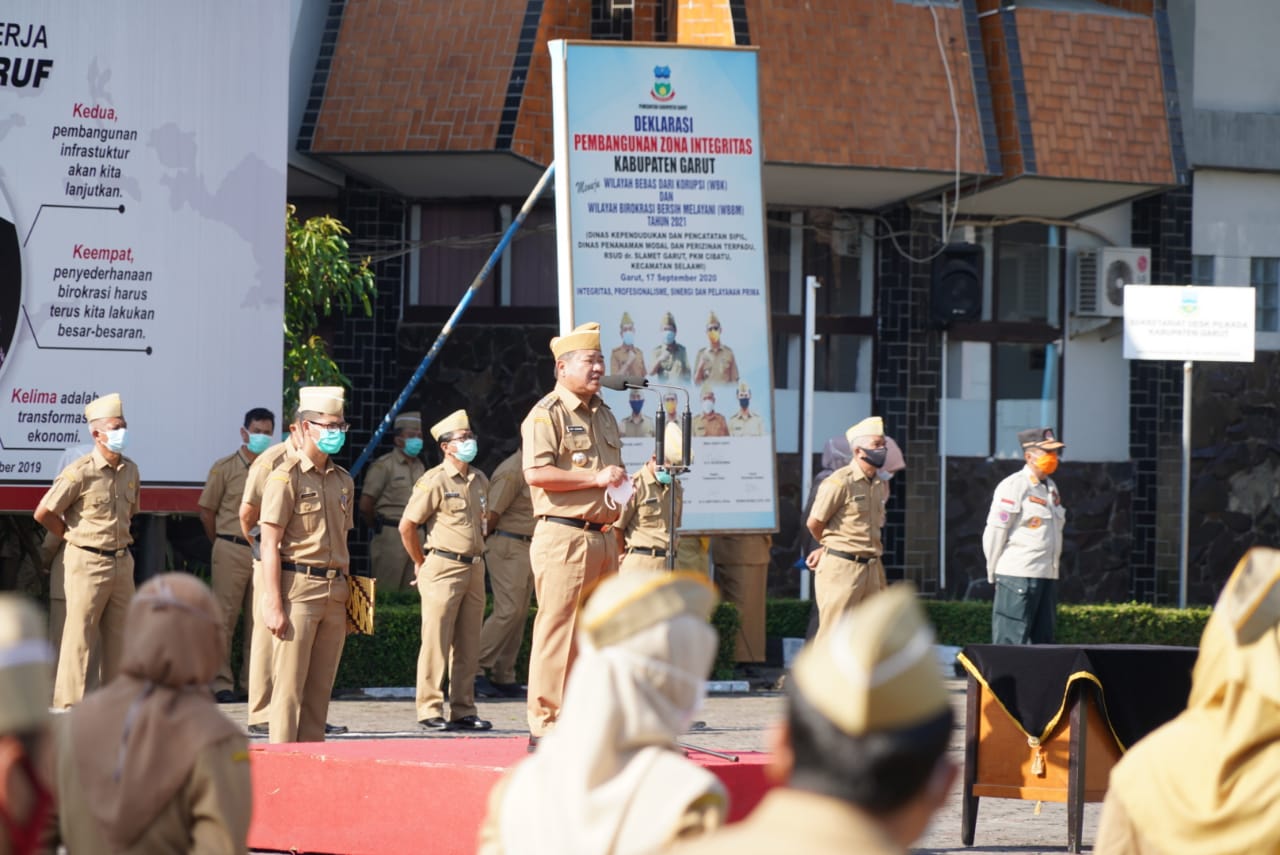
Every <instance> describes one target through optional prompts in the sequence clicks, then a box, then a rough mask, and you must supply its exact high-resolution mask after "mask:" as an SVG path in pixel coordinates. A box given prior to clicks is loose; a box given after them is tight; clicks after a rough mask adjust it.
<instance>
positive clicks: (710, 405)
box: [702, 401, 716, 416]
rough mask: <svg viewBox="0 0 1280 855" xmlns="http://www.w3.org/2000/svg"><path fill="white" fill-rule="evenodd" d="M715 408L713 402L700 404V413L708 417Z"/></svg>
mask: <svg viewBox="0 0 1280 855" xmlns="http://www.w3.org/2000/svg"><path fill="white" fill-rule="evenodd" d="M715 408H716V404H715V401H703V402H702V412H703V413H704V414H706V415H708V416H709V415H711V411H712V410H714V409H715Z"/></svg>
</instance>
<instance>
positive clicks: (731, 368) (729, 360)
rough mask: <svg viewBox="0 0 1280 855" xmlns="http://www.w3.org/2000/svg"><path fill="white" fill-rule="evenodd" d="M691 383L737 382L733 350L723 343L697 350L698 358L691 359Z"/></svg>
mask: <svg viewBox="0 0 1280 855" xmlns="http://www.w3.org/2000/svg"><path fill="white" fill-rule="evenodd" d="M693 364H694V366H695V367H694V369H693V385H695V386H701V385H702V384H703V383H707V382H710V383H714V384H716V385H717V386H723V385H726V384H728V383H737V382H738V363H737V361H736V360H734V358H733V351H732V350H730V349H729V348H727V347H725V346H724V345H723V344H722V345H720V346H719V347H704V348H702V349H701V350H699V351H698V358H697V359H695V360H694V361H693Z"/></svg>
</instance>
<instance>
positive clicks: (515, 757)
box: [249, 737, 768, 855]
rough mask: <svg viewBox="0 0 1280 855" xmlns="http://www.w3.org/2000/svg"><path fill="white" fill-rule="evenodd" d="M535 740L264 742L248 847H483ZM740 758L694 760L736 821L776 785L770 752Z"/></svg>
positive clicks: (366, 854) (382, 851) (368, 851)
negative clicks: (483, 827)
mask: <svg viewBox="0 0 1280 855" xmlns="http://www.w3.org/2000/svg"><path fill="white" fill-rule="evenodd" d="M526 744H527V740H526V738H525V737H514V738H511V739H502V738H488V739H484V738H466V737H461V738H460V737H442V738H434V739H431V738H428V739H369V740H364V739H361V740H354V739H353V740H345V741H334V742H326V743H300V744H293V745H262V746H255V747H254V748H253V749H252V751H251V755H250V756H251V757H252V762H253V824H252V826H250V828H249V846H250V847H251V848H254V849H277V850H281V851H285V852H289V851H293V852H317V853H334V855H389V853H397V855H400V853H417V852H423V853H432V855H444V853H474V852H475V848H476V832H477V831H478V829H479V828H480V822H481V820H483V819H484V813H485V807H486V800H487V798H488V794H489V789H490V788H491V787H492V786H493V784H494V782H495V781H497V780H498V778H499V777H500V776H501V775H502V773H503V772H504V771H505V770H506V769H507V768H508V767H510V766H513V765H515V764H516V763H517V762H519V761H520V760H522V759H524V758H525V757H526V756H527V755H526V753H525V746H526ZM707 747H709V748H714V747H715V746H714V745H712V744H711V743H708V745H707ZM739 756H740V758H741V759H740V761H739V762H737V763H730V762H728V761H725V760H720V759H717V758H715V757H710V756H708V755H705V754H691V755H690V758H689V759H691V760H693V761H695V762H697V763H699V764H700V765H702V766H705V767H706V768H707V769H710V770H711V771H712V772H714V773H715V774H716V775H718V776H719V777H720V779H721V780H722V781H724V783H725V786H726V787H727V788H728V790H729V799H730V807H731V810H730V820H731V821H732V820H737V819H740V818H741V817H743V816H745V815H746V814H747V813H749V812H750V811H751V809H752V808H753V807H755V805H756V803H757V802H758V801H760V798H761V797H762V796H763V795H764V792H765V790H766V789H768V784H767V783H766V782H765V778H764V763H765V760H766V759H767V757H768V755H766V754H759V753H744V754H741V755H739Z"/></svg>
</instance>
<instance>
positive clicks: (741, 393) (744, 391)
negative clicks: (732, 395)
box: [738, 380, 751, 398]
mask: <svg viewBox="0 0 1280 855" xmlns="http://www.w3.org/2000/svg"><path fill="white" fill-rule="evenodd" d="M738 397H739V398H750V397H751V387H750V386H748V385H747V381H746V380H741V381H739V383H738Z"/></svg>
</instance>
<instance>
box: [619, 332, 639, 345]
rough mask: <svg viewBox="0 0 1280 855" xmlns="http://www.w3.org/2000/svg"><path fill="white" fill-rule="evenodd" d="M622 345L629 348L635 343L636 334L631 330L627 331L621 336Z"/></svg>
mask: <svg viewBox="0 0 1280 855" xmlns="http://www.w3.org/2000/svg"><path fill="white" fill-rule="evenodd" d="M622 343H623V344H625V345H626V346H627V347H631V345H633V344H635V343H636V334H635V333H634V332H632V331H631V330H627V331H626V332H624V333H623V334H622Z"/></svg>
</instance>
